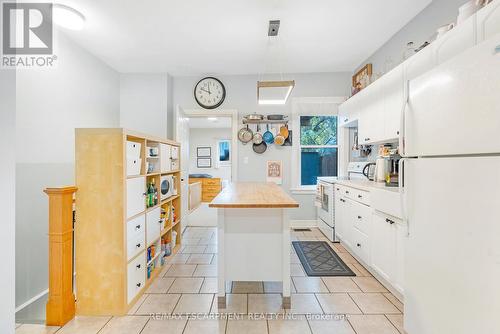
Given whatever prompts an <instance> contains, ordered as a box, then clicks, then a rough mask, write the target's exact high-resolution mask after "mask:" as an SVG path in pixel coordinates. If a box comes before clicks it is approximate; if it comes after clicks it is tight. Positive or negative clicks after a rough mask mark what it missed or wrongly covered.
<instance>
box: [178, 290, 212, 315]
mask: <svg viewBox="0 0 500 334" xmlns="http://www.w3.org/2000/svg"><path fill="white" fill-rule="evenodd" d="M213 298H214V295H213V294H184V295H182V296H181V298H180V299H179V302H178V303H177V306H176V307H175V309H174V312H173V313H174V314H187V313H202V314H208V313H210V307H211V306H212V300H213Z"/></svg>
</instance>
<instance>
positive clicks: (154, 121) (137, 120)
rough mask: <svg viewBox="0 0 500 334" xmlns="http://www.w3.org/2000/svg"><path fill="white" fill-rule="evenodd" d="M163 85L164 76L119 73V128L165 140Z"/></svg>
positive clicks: (165, 106) (165, 92) (164, 97)
mask: <svg viewBox="0 0 500 334" xmlns="http://www.w3.org/2000/svg"><path fill="white" fill-rule="evenodd" d="M167 84H168V76H167V74H121V75H120V126H121V127H123V128H126V129H130V130H135V131H139V132H142V133H145V134H149V135H155V136H158V137H162V138H166V137H167V133H168V130H167V124H168V119H167V117H168V116H167V115H168V105H167V98H168V88H167ZM172 113H173V111H172Z"/></svg>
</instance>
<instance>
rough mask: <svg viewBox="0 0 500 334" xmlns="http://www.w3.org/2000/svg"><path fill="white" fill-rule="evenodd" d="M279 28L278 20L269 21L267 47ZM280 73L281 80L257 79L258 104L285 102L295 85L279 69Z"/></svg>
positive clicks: (276, 36)
mask: <svg viewBox="0 0 500 334" xmlns="http://www.w3.org/2000/svg"><path fill="white" fill-rule="evenodd" d="M279 28H280V20H271V21H269V27H268V31H267V35H268V37H269V44H268V46H269V48H270V46H271V44H272V42H273V40H274V41H276V40H277V38H278V32H279ZM275 44H277V43H275ZM278 51H279V50H278ZM267 58H271V57H267ZM280 66H281V63H280ZM266 70H267V68H266ZM266 72H267V71H266ZM280 73H281V80H268V81H264V80H258V81H257V102H258V104H259V105H279V104H281V105H282V104H286V102H287V100H288V97H289V96H290V93H291V92H292V90H293V88H294V87H295V81H294V80H284V78H283V71H280Z"/></svg>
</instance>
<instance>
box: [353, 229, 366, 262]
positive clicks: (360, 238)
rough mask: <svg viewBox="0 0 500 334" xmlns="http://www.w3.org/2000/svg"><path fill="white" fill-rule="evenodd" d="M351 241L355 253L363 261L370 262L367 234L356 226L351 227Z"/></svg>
mask: <svg viewBox="0 0 500 334" xmlns="http://www.w3.org/2000/svg"><path fill="white" fill-rule="evenodd" d="M352 242H353V244H352V248H353V250H354V252H355V253H356V255H357V256H359V257H360V258H361V260H363V261H364V262H365V263H370V244H369V239H368V236H367V235H366V234H364V233H363V232H361V231H360V230H358V229H357V228H356V227H353V228H352Z"/></svg>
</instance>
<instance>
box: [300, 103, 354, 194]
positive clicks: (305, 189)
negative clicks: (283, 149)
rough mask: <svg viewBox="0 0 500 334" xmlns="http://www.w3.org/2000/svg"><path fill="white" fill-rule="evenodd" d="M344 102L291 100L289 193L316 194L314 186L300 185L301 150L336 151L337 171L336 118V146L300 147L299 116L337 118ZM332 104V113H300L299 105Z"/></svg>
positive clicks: (338, 137)
mask: <svg viewBox="0 0 500 334" xmlns="http://www.w3.org/2000/svg"><path fill="white" fill-rule="evenodd" d="M344 101H345V97H307V98H293V99H292V130H293V139H292V147H293V149H292V180H291V181H292V182H291V189H290V190H291V192H292V193H294V194H314V193H316V185H302V184H301V182H302V181H301V180H302V175H301V172H302V170H301V169H302V163H301V152H302V149H303V148H336V149H337V171H338V170H339V160H340V154H339V142H340V136H339V125H338V118H337V144H336V145H301V144H300V117H301V116H326V117H328V116H337V117H338V107H339V105H340V104H341V103H342V102H344ZM307 103H311V104H318V103H323V104H332V108H333V113H328V112H324V111H320V110H318V111H316V112H312V113H311V112H302V111H300V107H299V105H300V104H307Z"/></svg>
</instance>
